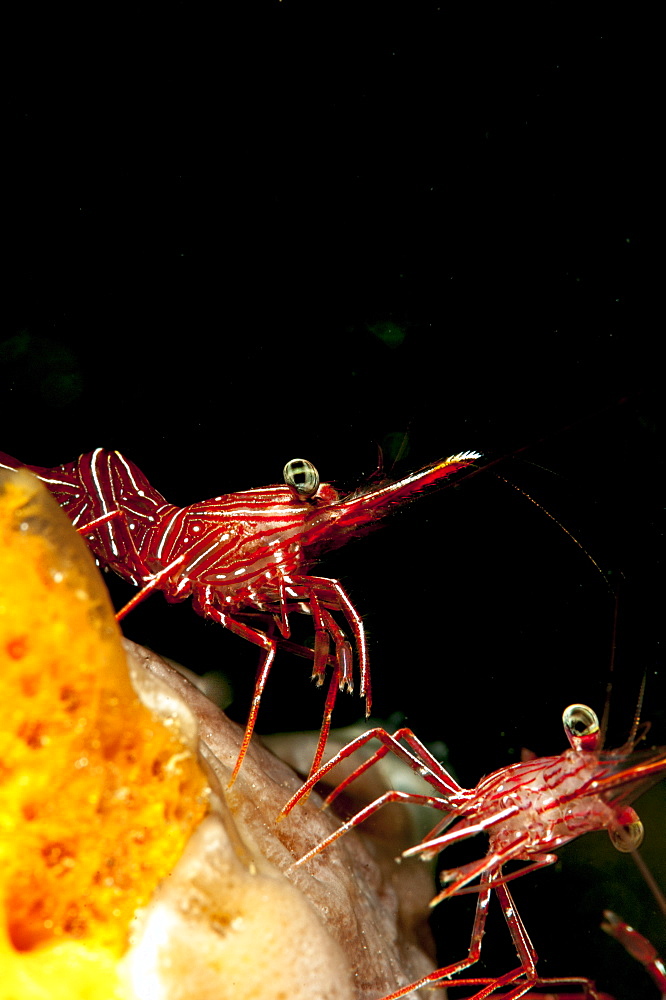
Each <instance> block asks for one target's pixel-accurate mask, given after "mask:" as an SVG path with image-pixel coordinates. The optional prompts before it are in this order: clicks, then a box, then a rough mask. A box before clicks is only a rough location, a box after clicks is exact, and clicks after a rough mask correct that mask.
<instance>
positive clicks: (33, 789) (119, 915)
mask: <svg viewBox="0 0 666 1000" xmlns="http://www.w3.org/2000/svg"><path fill="white" fill-rule="evenodd" d="M0 704H1V705H2V709H1V711H0V1000H19V998H20V1000H37V998H39V1000H42V998H48V1000H59V998H60V997H63V998H65V997H67V998H68V1000H70V998H73V997H75V998H79V1000H102V998H104V1000H110V998H114V997H118V998H121V997H126V996H127V993H126V990H125V987H123V986H122V985H121V983H120V982H119V981H118V980H117V978H116V972H115V970H116V965H117V961H118V958H119V956H120V955H122V954H123V952H124V951H125V950H126V948H127V945H128V933H129V926H130V922H131V920H132V918H133V916H134V914H135V912H136V911H137V909H138V908H140V907H142V906H144V905H145V904H146V903H147V902H148V900H149V899H150V897H151V896H152V894H153V892H154V890H155V888H156V886H157V885H158V884H159V883H160V882H161V880H162V879H163V878H164V877H165V876H166V875H168V874H169V873H170V872H171V871H172V869H173V867H174V866H175V864H176V862H177V861H178V859H179V858H180V856H181V854H182V852H183V848H184V846H185V844H186V843H187V841H188V839H189V837H190V835H191V833H192V831H193V829H195V828H196V826H197V825H198V824H199V822H200V820H201V819H202V817H203V816H204V815H205V813H206V810H207V804H206V803H207V798H206V781H205V778H204V776H203V774H202V772H201V770H200V768H199V765H198V763H197V761H196V759H195V756H194V754H193V752H192V751H191V750H190V749H188V748H187V747H186V746H185V745H184V744H183V743H182V741H181V739H180V738H179V734H178V732H177V731H175V727H174V726H171V727H169V726H168V725H166V726H165V725H163V724H162V723H161V722H160V721H158V720H157V719H156V718H155V717H154V716H153V715H152V713H151V712H150V711H149V710H148V709H147V708H145V707H144V706H143V705H142V704H141V702H140V701H139V699H138V697H137V696H136V694H135V692H134V690H133V688H132V686H131V684H130V681H129V677H128V672H127V667H126V663H125V658H124V654H123V651H122V648H121V645H120V633H119V631H118V629H117V627H116V624H115V621H114V618H113V609H112V608H111V605H110V602H109V599H108V595H107V594H106V591H105V588H104V587H103V584H102V583H101V580H100V578H99V574H98V573H97V571H96V569H95V566H94V563H93V561H92V559H91V557H90V555H89V553H88V551H87V549H86V547H85V545H84V543H83V542H82V541H81V540H80V539H79V537H78V536H77V535H76V533H75V532H74V530H73V529H72V527H71V525H70V524H69V521H68V520H67V518H66V516H65V515H64V513H63V512H62V511H61V510H60V508H59V507H58V505H57V504H56V503H55V501H54V500H53V499H52V498H51V497H50V495H49V494H48V493H47V492H46V491H45V490H43V488H42V487H41V486H40V484H39V483H38V482H37V480H35V479H34V477H31V476H29V474H28V473H25V472H20V473H11V474H7V476H5V477H4V479H3V482H2V483H1V484H0Z"/></svg>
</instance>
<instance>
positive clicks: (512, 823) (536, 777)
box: [280, 705, 666, 1000]
mask: <svg viewBox="0 0 666 1000" xmlns="http://www.w3.org/2000/svg"><path fill="white" fill-rule="evenodd" d="M563 724H564V729H565V732H566V735H567V738H568V740H569V744H570V748H569V749H568V750H566V751H565V752H564V753H563V754H560V755H559V756H556V757H541V758H535V759H533V760H530V761H525V762H522V763H519V764H513V765H511V766H509V767H505V768H501V769H500V770H499V771H496V772H494V773H493V774H491V775H489V776H488V777H486V778H483V779H482V780H481V781H480V782H479V784H478V785H477V786H476V788H472V789H466V788H462V787H461V786H460V785H459V784H458V783H457V782H456V781H455V780H454V779H453V778H452V777H451V775H450V774H449V773H448V771H447V770H446V769H445V768H444V767H443V766H442V765H441V764H440V763H439V762H438V761H437V760H436V759H435V758H434V757H433V756H432V754H431V753H430V752H429V751H428V750H427V748H426V747H425V746H424V745H423V744H422V743H421V742H420V741H419V740H418V738H417V737H416V736H415V735H414V733H413V732H412V731H411V730H409V729H400V730H398V731H397V732H396V733H394V734H390V733H388V732H386V731H385V730H384V729H372V730H369V731H368V732H367V733H364V734H363V735H362V736H359V737H357V738H356V739H355V740H352V741H351V742H350V743H348V744H347V745H346V746H345V747H343V749H342V750H340V751H339V752H338V753H337V754H336V755H335V756H334V757H332V758H331V760H330V761H328V763H326V764H325V765H323V766H322V767H320V768H319V769H318V771H317V772H315V773H314V774H312V775H311V776H310V777H309V779H308V780H307V781H306V782H305V784H304V785H303V786H302V787H301V788H300V789H299V791H298V792H296V794H295V795H294V796H292V798H291V799H290V800H289V802H287V803H286V805H285V806H284V808H283V809H282V811H281V813H280V816H284V815H286V814H287V813H288V812H289V811H290V810H291V809H293V808H294V806H295V805H296V804H297V803H298V802H299V801H300V800H302V799H303V798H305V797H306V796H307V795H308V794H309V792H310V791H311V790H312V789H313V788H314V786H315V784H316V783H317V782H318V781H320V780H321V779H322V778H323V777H324V776H325V775H326V774H327V773H328V771H330V770H331V769H332V768H333V767H335V766H336V765H337V764H339V763H340V762H341V761H342V760H345V759H346V758H347V757H349V756H350V755H351V754H353V753H354V751H355V750H357V749H359V748H360V747H361V746H364V745H365V744H366V743H368V742H369V741H370V740H372V739H377V740H379V742H380V747H379V749H377V750H376V751H375V752H374V753H373V754H372V755H371V756H370V757H369V758H368V759H367V760H366V761H364V762H363V763H362V764H360V765H359V766H358V767H357V768H356V769H355V770H354V771H353V772H352V773H351V774H350V775H349V776H348V777H347V778H346V779H345V780H344V781H343V782H342V783H341V784H340V785H338V787H337V788H336V789H335V790H334V791H333V792H331V793H330V795H329V796H328V798H327V799H326V800H325V805H328V804H330V802H332V801H333V800H334V799H335V798H336V797H337V796H338V795H339V794H340V793H341V792H342V791H344V789H345V788H347V787H348V786H349V784H350V783H351V782H353V781H355V780H356V779H357V778H358V777H359V776H360V775H361V774H363V773H364V772H365V771H366V770H367V769H368V768H369V767H371V766H372V765H373V764H374V763H376V762H377V761H378V760H380V759H381V758H383V757H385V756H386V754H387V753H392V754H395V755H396V756H397V757H399V758H400V759H402V760H403V761H405V763H407V764H408V765H409V766H410V767H411V768H412V770H414V771H416V772H417V773H419V774H421V775H422V776H423V777H424V778H425V780H426V781H427V782H428V783H429V784H430V785H431V786H432V787H433V792H434V794H432V795H421V794H419V795H417V794H414V793H408V792H401V791H388V792H385V793H384V794H383V795H382V796H380V797H379V798H378V799H376V800H375V801H374V802H371V803H370V804H369V805H367V806H365V808H363V809H362V810H360V812H358V813H357V814H356V815H354V816H353V817H352V818H351V819H349V820H347V822H345V823H343V824H342V825H341V826H340V827H339V828H338V829H337V830H336V831H335V832H334V833H333V834H331V835H330V836H329V837H328V838H326V840H324V841H322V842H321V843H319V844H317V845H316V846H315V847H313V848H312V850H310V851H309V852H308V853H307V854H306V855H304V857H302V858H300V859H298V860H297V861H296V862H295V863H294V865H292V868H295V867H298V866H300V865H303V864H307V863H309V862H312V861H313V860H314V859H315V858H316V857H317V856H318V855H319V854H320V853H321V852H323V851H325V849H326V848H327V847H328V846H329V844H331V843H333V842H334V841H335V840H337V839H338V838H339V837H341V836H342V835H344V834H345V833H347V832H348V831H349V830H351V829H353V828H354V827H355V826H358V825H359V824H360V823H362V822H363V821H364V820H365V819H367V818H368V817H369V816H371V815H372V814H373V813H375V812H377V810H378V809H380V808H382V807H383V806H384V805H386V804H387V803H389V802H405V803H414V804H418V805H425V806H431V807H433V808H434V809H436V810H438V811H440V812H442V813H443V814H444V817H443V819H441V820H440V821H439V822H438V823H437V824H436V826H435V827H434V828H433V829H432V830H431V832H430V833H429V834H428V836H427V837H426V838H425V839H424V840H423V841H422V842H421V843H419V844H416V845H415V846H414V847H411V848H409V849H408V850H406V851H404V852H403V857H412V856H420V857H421V858H423V859H428V858H432V857H434V856H436V855H437V854H439V853H440V852H441V851H443V850H444V849H445V848H446V847H449V846H450V845H451V844H453V843H456V842H457V841H461V840H465V839H467V838H469V837H472V836H475V835H476V834H478V833H485V834H486V835H487V836H488V849H487V851H486V853H485V854H484V856H483V857H481V858H479V859H478V860H477V861H474V862H471V863H470V864H465V865H462V866H460V867H457V868H453V869H449V870H448V871H444V872H442V873H441V875H440V879H441V883H442V885H443V886H444V888H443V889H442V890H441V891H440V892H439V893H438V894H437V895H436V896H435V898H434V899H433V900H432V901H431V904H430V905H431V906H435V905H437V904H438V903H441V902H442V901H443V900H445V899H447V898H449V897H450V896H455V895H462V894H466V893H478V900H477V905H476V911H475V918H474V925H473V928H472V936H471V942H470V947H469V951H468V954H467V956H466V957H465V958H463V959H461V960H460V961H458V962H454V963H453V964H451V965H447V966H445V967H442V968H440V969H437V970H435V971H434V972H431V973H430V974H429V975H426V976H424V977H423V978H422V979H419V980H418V981H417V982H414V983H410V984H409V985H406V986H402V987H400V988H399V989H396V990H395V991H394V992H393V993H390V994H389V995H388V996H386V997H383V998H381V1000H397V998H398V997H402V996H406V995H407V994H408V993H411V992H412V991H415V990H419V989H421V988H422V987H426V986H433V985H436V984H439V985H446V984H447V983H448V981H449V979H450V977H452V976H456V974H458V973H460V972H463V971H464V970H466V969H468V968H469V967H470V966H472V965H473V964H474V963H475V962H476V961H477V959H478V958H479V955H480V951H481V941H482V938H483V934H484V929H485V922H486V915H487V911H488V904H489V901H490V895H491V892H494V893H495V895H496V896H497V899H498V901H499V903H500V906H501V908H502V912H503V915H504V918H505V921H506V923H507V926H508V928H509V932H510V934H511V937H512V940H513V943H514V947H515V949H516V953H517V955H518V960H519V965H518V967H517V968H515V969H512V970H510V971H509V972H508V973H506V974H504V975H502V976H500V977H498V978H487V977H481V978H471V979H470V978H462V979H458V978H455V979H452V980H451V982H450V985H456V986H477V987H479V986H480V987H482V988H481V989H479V990H478V991H477V992H475V993H474V994H473V1000H484V998H485V997H488V996H490V995H491V994H493V993H496V991H497V990H500V991H502V992H501V993H500V994H498V995H501V996H502V997H504V998H505V1000H518V998H519V997H523V996H525V995H526V994H527V993H528V992H529V991H530V990H531V989H533V988H534V987H536V986H542V985H551V984H560V985H564V984H567V985H574V986H577V987H578V988H580V987H583V988H584V989H585V990H586V991H587V994H588V995H590V996H593V997H594V996H598V994H597V993H596V991H595V988H594V986H593V984H592V983H590V982H589V980H587V979H584V978H576V977H574V978H559V979H544V978H542V977H540V976H539V975H538V972H537V968H536V965H537V953H536V951H535V949H534V947H533V945H532V943H531V941H530V939H529V936H528V933H527V930H526V928H525V925H524V924H523V922H522V920H521V918H520V916H519V914H518V911H517V910H516V907H515V904H514V901H513V898H512V896H511V893H510V892H509V889H508V887H507V882H509V881H511V880H513V879H515V878H518V877H520V876H522V875H525V874H527V873H528V872H531V871H535V870H537V869H539V868H543V867H545V866H547V865H550V864H552V863H553V862H555V861H556V860H557V857H556V855H555V854H553V853H552V852H553V851H555V850H557V848H559V847H562V846H563V845H564V844H567V843H569V842H570V841H572V840H574V839H575V838H576V837H579V836H581V834H584V833H589V832H593V831H596V830H603V829H605V830H607V831H608V833H609V835H610V838H611V840H612V842H613V844H614V845H615V846H616V847H617V848H618V849H619V850H623V851H631V850H634V849H635V848H636V847H637V846H638V845H639V843H640V841H641V840H642V836H643V826H642V824H641V822H640V820H639V818H638V816H637V815H636V813H635V811H634V809H633V808H632V806H631V802H632V801H633V800H634V799H635V798H636V797H638V795H640V794H641V793H642V792H643V791H644V790H645V789H646V788H647V787H649V786H650V785H652V784H654V783H656V782H657V781H659V780H660V778H661V777H662V776H663V774H664V773H665V772H666V748H664V747H662V748H659V749H657V750H655V751H651V752H644V753H635V752H634V746H635V743H636V739H635V734H632V737H631V738H630V740H629V741H628V742H627V744H625V746H623V747H621V748H620V749H618V750H614V751H604V750H602V749H601V743H602V740H603V737H602V736H601V731H600V727H599V722H598V719H597V716H596V715H595V713H594V712H593V711H592V709H591V708H588V707H587V706H586V705H570V706H569V707H568V708H567V709H566V710H565V712H564V715H563ZM514 861H518V862H521V861H522V862H525V865H524V866H523V867H522V868H520V869H519V870H517V871H513V872H511V873H510V874H507V875H505V874H504V871H503V868H504V865H505V864H507V863H508V862H514ZM477 880H479V881H478V882H477ZM505 987H510V989H509V990H508V992H504V988H505ZM470 1000H472V998H470Z"/></svg>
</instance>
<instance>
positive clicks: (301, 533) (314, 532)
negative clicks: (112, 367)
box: [0, 448, 480, 784]
mask: <svg viewBox="0 0 666 1000" xmlns="http://www.w3.org/2000/svg"><path fill="white" fill-rule="evenodd" d="M479 457H480V455H479V454H478V453H477V452H475V451H466V452H461V453H459V454H457V455H452V456H451V457H450V458H445V459H443V460H441V461H439V462H435V463H433V464H432V465H428V466H425V467H424V468H422V469H419V470H418V471H417V472H414V473H411V474H410V475H407V476H404V477H403V478H402V479H398V480H395V481H390V480H384V481H382V482H379V483H378V484H372V485H371V484H366V485H365V486H362V487H360V488H359V489H357V490H355V491H354V492H352V493H350V494H349V495H348V496H341V495H340V494H339V493H338V491H337V490H335V489H334V488H333V486H331V485H330V484H328V483H320V482H319V475H318V473H317V470H316V469H315V467H314V466H313V465H312V463H311V462H309V461H307V460H306V459H300V458H298V459H293V460H292V461H291V462H288V463H287V465H286V466H285V468H284V483H283V484H282V485H279V486H265V487H262V488H260V489H252V490H245V491H244V492H241V493H229V494H226V495H221V496H217V497H213V498H212V499H210V500H203V501H200V502H198V503H193V504H190V506H188V507H183V508H180V507H176V506H174V505H173V504H169V503H167V501H166V500H165V499H164V497H163V496H162V495H161V494H160V493H158V492H157V490H156V489H154V487H152V486H151V484H150V483H149V482H148V480H147V479H146V477H145V476H144V474H143V473H142V472H141V470H140V469H138V468H137V466H136V465H134V463H133V462H130V461H129V460H128V459H126V458H124V457H123V456H122V455H121V454H120V453H119V452H116V451H104V450H103V449H101V448H98V449H97V450H96V451H93V452H91V453H90V454H87V455H81V456H80V457H79V459H78V460H77V461H75V462H70V463H67V464H65V465H60V466H58V467H57V468H56V469H45V468H41V467H38V466H30V465H28V466H25V468H27V469H29V470H30V471H31V472H33V473H34V474H35V475H36V476H38V478H39V479H41V480H42V482H44V483H45V484H46V486H47V487H48V488H49V490H50V491H51V493H53V494H54V496H55V497H56V499H57V500H58V502H59V503H60V505H61V507H63V509H64V510H65V511H66V513H67V514H68V515H69V517H70V519H71V521H72V523H73V524H74V526H75V527H76V528H77V529H78V530H79V531H80V532H81V534H82V535H83V536H84V537H85V539H86V541H87V542H88V544H89V546H90V548H91V549H92V551H93V553H94V554H95V556H96V557H97V559H98V561H99V562H100V563H102V564H103V565H104V566H106V567H108V568H109V569H112V570H113V571H114V572H115V573H117V574H118V575H119V576H121V577H123V578H124V579H125V580H129V581H130V582H131V583H133V584H134V585H135V586H137V587H139V588H140V589H139V591H138V592H137V594H136V595H135V596H134V597H133V598H132V600H131V601H130V602H129V603H128V604H127V605H126V606H125V607H124V608H122V609H121V611H119V612H118V614H117V615H116V617H117V619H118V620H120V619H122V618H123V617H124V616H125V615H126V614H127V613H128V611H130V610H131V609H132V608H133V607H135V606H136V605H137V604H138V603H139V602H140V601H142V600H143V599H144V598H145V597H147V596H148V595H149V594H150V593H152V592H153V591H154V590H161V591H162V592H163V594H164V596H165V597H166V599H167V601H171V602H174V601H183V600H185V599H186V598H188V597H191V598H192V600H193V605H194V608H195V610H196V611H197V612H198V613H199V614H201V615H203V616H204V617H206V618H212V619H213V621H216V622H219V623H220V624H221V625H224V626H225V628H228V629H229V630H230V631H231V632H234V633H235V634H236V635H239V636H242V637H243V638H245V639H247V640H249V641H250V642H252V643H254V644H255V645H256V646H259V647H260V648H261V650H262V651H263V652H262V655H261V659H260V662H259V667H258V670H257V677H256V681H255V687H254V694H253V697H252V704H251V708H250V713H249V716H248V720H247V724H246V726H245V732H244V735H243V740H242V743H241V748H240V751H239V754H238V759H237V761H236V765H235V767H234V770H233V773H232V775H231V781H230V784H233V782H234V780H235V778H236V776H237V774H238V772H239V769H240V767H241V765H242V763H243V758H244V756H245V753H246V751H247V748H248V745H249V743H250V739H251V737H252V733H253V731H254V726H255V722H256V718H257V712H258V710H259V704H260V702H261V698H262V694H263V691H264V687H265V685H266V681H267V678H268V674H269V671H270V669H271V665H272V663H273V660H274V658H275V653H276V650H277V648H278V645H279V646H281V647H282V648H285V649H288V650H290V651H292V652H294V653H297V654H298V655H300V656H305V657H307V658H309V659H312V660H313V671H312V676H313V677H314V679H315V680H316V681H317V683H319V684H321V683H322V682H323V680H324V676H325V672H326V668H327V666H329V665H330V666H331V667H332V669H333V673H332V677H331V681H330V686H329V689H328V693H327V696H326V701H325V707H324V717H323V721H322V726H321V732H320V737H319V743H318V746H317V751H316V753H315V758H314V761H313V764H312V771H315V770H316V769H317V768H318V767H319V764H320V763H321V760H322V755H323V752H324V747H325V744H326V738H327V735H328V731H329V728H330V722H331V714H332V711H333V706H334V704H335V699H336V694H337V691H338V690H342V689H346V690H347V691H352V689H353V687H354V676H353V654H352V644H351V643H350V641H349V640H348V638H347V636H346V635H345V633H344V631H343V630H342V628H341V627H340V625H339V624H338V623H337V621H336V620H335V618H334V617H333V614H332V613H331V612H339V613H341V615H342V616H343V618H344V619H345V621H346V623H347V626H348V628H349V630H350V632H351V635H352V637H353V641H354V645H355V647H356V656H357V660H358V672H359V677H360V683H359V689H360V695H361V697H362V698H364V699H365V707H366V717H367V716H368V715H369V714H370V706H371V702H372V694H371V685H370V669H369V663H368V652H367V643H366V637H365V630H364V628H363V622H362V620H361V616H360V615H359V613H358V612H357V611H356V609H355V607H354V605H353V604H352V601H351V599H350V598H349V596H348V594H347V592H346V591H345V589H344V587H343V586H342V584H341V583H340V581H339V580H333V579H329V578H328V577H322V576H313V575H311V574H310V569H311V567H312V566H313V565H314V564H315V563H316V562H317V561H318V560H319V559H320V557H321V556H322V555H323V554H324V553H325V552H327V551H328V550H329V549H334V548H337V547H339V546H341V545H344V544H345V543H346V542H347V541H349V540H350V539H351V538H353V537H356V536H358V535H361V534H363V533H364V532H366V531H369V530H370V529H371V528H372V527H373V526H374V525H376V523H377V522H378V521H379V520H380V519H381V518H382V517H383V516H384V514H386V513H387V511H389V510H390V509H391V508H392V507H394V506H397V505H399V504H402V503H404V502H406V501H407V500H409V499H411V498H413V497H414V496H416V495H417V494H418V493H419V492H421V491H422V490H424V489H426V488H428V487H433V486H442V485H448V484H449V482H450V481H451V480H450V477H451V476H452V474H453V473H455V472H457V471H458V470H460V469H463V468H465V467H467V466H470V465H471V464H472V463H473V462H474V461H475V460H476V459H478V458H479ZM21 467H23V463H21V462H18V461H17V460H16V459H14V458H11V457H10V456H9V455H4V454H2V453H0V468H5V469H18V468H21ZM295 612H300V613H305V614H309V615H311V616H312V619H313V624H314V648H313V649H309V648H307V647H304V646H300V645H297V644H295V643H293V642H290V641H289V639H290V634H291V633H290V626H289V616H290V615H291V614H293V613H295ZM256 613H260V614H265V615H268V616H270V619H271V625H274V626H275V627H276V629H277V631H278V633H279V635H276V636H273V635H269V634H267V633H266V632H263V631H261V630H260V629H258V628H254V627H252V626H250V625H248V624H246V623H245V622H243V621H241V620H240V618H241V617H242V616H244V615H248V614H256ZM331 642H332V643H333V646H334V653H333V654H331V653H330V646H331Z"/></svg>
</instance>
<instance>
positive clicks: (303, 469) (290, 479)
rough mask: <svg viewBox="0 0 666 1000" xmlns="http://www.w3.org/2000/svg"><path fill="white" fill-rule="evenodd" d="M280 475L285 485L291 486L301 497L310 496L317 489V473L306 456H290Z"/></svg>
mask: <svg viewBox="0 0 666 1000" xmlns="http://www.w3.org/2000/svg"><path fill="white" fill-rule="evenodd" d="M282 475H283V476H284V481H285V483H286V484H287V486H293V487H294V488H295V489H296V490H298V492H299V493H300V494H301V496H303V497H311V496H313V495H314V494H315V493H316V492H317V490H318V489H319V473H318V472H317V470H316V469H315V467H314V465H313V464H312V462H308V460H307V458H292V460H291V461H290V462H287V464H286V465H285V467H284V471H283V473H282Z"/></svg>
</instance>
